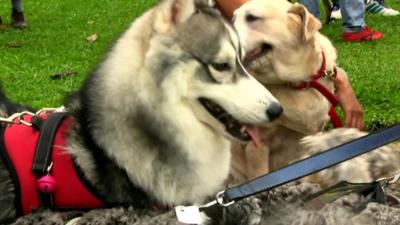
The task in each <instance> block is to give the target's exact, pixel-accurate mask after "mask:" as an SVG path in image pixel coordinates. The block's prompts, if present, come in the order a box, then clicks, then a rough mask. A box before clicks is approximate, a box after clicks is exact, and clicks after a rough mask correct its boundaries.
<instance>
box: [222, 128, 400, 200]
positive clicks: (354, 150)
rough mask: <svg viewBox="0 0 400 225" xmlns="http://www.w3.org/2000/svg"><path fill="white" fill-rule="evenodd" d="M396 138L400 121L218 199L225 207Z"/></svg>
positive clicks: (398, 135) (368, 150)
mask: <svg viewBox="0 0 400 225" xmlns="http://www.w3.org/2000/svg"><path fill="white" fill-rule="evenodd" d="M397 139H400V123H399V124H396V125H394V126H392V127H389V128H385V129H383V130H380V131H378V132H375V133H370V134H368V135H366V136H363V137H361V138H358V139H355V140H352V141H350V142H347V143H344V144H342V145H339V146H336V147H334V148H331V149H329V150H327V151H324V152H321V153H318V154H315V155H313V156H310V157H308V158H306V159H303V160H300V161H297V162H295V163H292V164H290V165H288V166H286V167H283V168H281V169H279V170H276V171H273V172H271V173H268V174H266V175H264V176H261V177H258V178H256V179H254V180H252V181H249V182H247V183H244V184H241V185H238V186H235V187H232V188H228V189H226V190H225V191H222V192H220V193H219V194H218V195H217V199H216V201H217V202H218V204H220V205H222V206H227V205H230V204H232V203H234V202H235V201H238V200H240V199H243V198H246V197H249V196H251V195H255V194H257V193H260V192H262V191H267V190H270V189H272V188H275V187H278V186H281V185H283V184H286V183H288V182H291V181H294V180H297V179H299V178H302V177H304V176H307V175H310V174H312V173H315V172H318V171H321V170H323V169H326V168H328V167H331V166H334V165H336V164H339V163H341V162H344V161H347V160H349V159H352V158H354V157H356V156H359V155H362V154H365V153H367V152H370V151H372V150H374V149H376V148H379V147H381V146H383V145H386V144H389V143H391V142H393V141H396V140H397Z"/></svg>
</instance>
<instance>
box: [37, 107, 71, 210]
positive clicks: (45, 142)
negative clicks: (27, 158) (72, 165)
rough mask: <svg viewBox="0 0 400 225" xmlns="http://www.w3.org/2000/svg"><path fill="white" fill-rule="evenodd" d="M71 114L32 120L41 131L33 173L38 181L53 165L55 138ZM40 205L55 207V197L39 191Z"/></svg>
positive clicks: (52, 115)
mask: <svg viewBox="0 0 400 225" xmlns="http://www.w3.org/2000/svg"><path fill="white" fill-rule="evenodd" d="M69 115H70V114H69V113H67V112H55V113H51V114H50V115H49V116H48V118H47V119H45V120H43V119H41V118H40V117H39V116H34V117H33V118H32V121H31V122H32V126H33V127H34V128H36V129H38V130H39V131H40V133H39V140H38V142H37V144H36V152H35V158H34V161H33V165H32V171H33V172H34V173H35V174H36V177H37V179H39V178H40V177H42V176H43V175H45V174H47V173H48V171H47V168H48V167H49V166H50V163H51V154H52V150H53V143H54V138H55V136H56V133H57V128H58V127H59V125H60V123H61V122H62V121H63V120H64V119H65V118H66V117H67V116H69ZM38 197H39V203H40V205H41V206H42V207H50V208H51V207H54V206H55V203H54V196H53V195H52V194H51V193H42V192H40V191H38Z"/></svg>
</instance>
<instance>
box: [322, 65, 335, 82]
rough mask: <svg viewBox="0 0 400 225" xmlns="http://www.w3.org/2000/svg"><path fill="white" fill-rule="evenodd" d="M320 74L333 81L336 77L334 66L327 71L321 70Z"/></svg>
mask: <svg viewBox="0 0 400 225" xmlns="http://www.w3.org/2000/svg"><path fill="white" fill-rule="evenodd" d="M322 76H323V77H326V79H328V80H330V81H334V80H335V79H336V68H335V69H334V70H333V71H332V70H328V71H324V72H322Z"/></svg>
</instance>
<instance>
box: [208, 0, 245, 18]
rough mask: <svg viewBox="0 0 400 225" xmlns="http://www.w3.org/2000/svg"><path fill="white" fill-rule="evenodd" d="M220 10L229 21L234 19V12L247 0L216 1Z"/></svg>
mask: <svg viewBox="0 0 400 225" xmlns="http://www.w3.org/2000/svg"><path fill="white" fill-rule="evenodd" d="M215 2H216V3H217V6H218V8H220V10H221V11H222V13H223V14H224V15H225V17H226V18H227V19H232V16H233V12H234V11H235V10H236V9H237V8H239V7H240V6H241V5H242V4H243V3H245V2H247V0H216V1H215Z"/></svg>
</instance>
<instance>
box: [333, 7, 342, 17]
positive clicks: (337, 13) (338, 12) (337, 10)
mask: <svg viewBox="0 0 400 225" xmlns="http://www.w3.org/2000/svg"><path fill="white" fill-rule="evenodd" d="M331 18H332V19H334V20H340V19H342V13H341V12H340V9H339V8H332V13H331Z"/></svg>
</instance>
